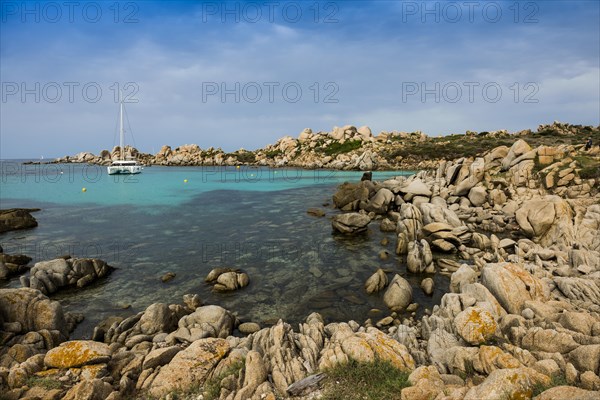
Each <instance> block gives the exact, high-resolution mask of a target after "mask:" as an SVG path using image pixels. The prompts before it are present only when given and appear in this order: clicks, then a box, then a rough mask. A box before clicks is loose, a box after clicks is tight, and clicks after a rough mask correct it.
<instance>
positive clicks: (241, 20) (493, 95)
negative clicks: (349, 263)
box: [0, 0, 600, 159]
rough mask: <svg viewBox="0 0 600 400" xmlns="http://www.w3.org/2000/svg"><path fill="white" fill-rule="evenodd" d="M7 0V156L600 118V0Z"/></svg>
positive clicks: (0, 141)
mask: <svg viewBox="0 0 600 400" xmlns="http://www.w3.org/2000/svg"><path fill="white" fill-rule="evenodd" d="M0 4H1V32H0V60H1V61H0V62H1V65H0V75H1V76H0V78H1V82H2V98H1V103H0V106H1V111H0V158H3V159H6V158H39V157H41V156H44V157H46V158H49V157H57V156H62V155H66V154H74V153H76V152H79V151H92V152H94V153H97V152H99V151H100V150H101V149H106V148H108V149H110V148H112V146H114V145H115V144H117V142H118V141H117V138H116V123H117V117H118V109H119V106H118V97H117V95H116V93H118V91H119V90H118V89H119V88H120V89H122V90H123V93H124V101H125V106H126V110H127V115H128V119H129V122H130V125H131V131H132V132H133V137H131V136H130V135H128V137H127V142H128V143H134V144H135V145H136V147H138V148H139V149H140V150H142V151H144V152H156V151H158V150H159V148H160V147H161V145H163V144H169V145H171V146H172V147H176V146H178V145H181V144H186V143H196V144H198V145H200V147H202V148H207V147H210V146H214V147H222V148H223V149H225V150H227V151H231V150H235V149H238V148H240V147H243V148H247V149H255V148H259V147H263V146H264V145H266V144H268V143H274V142H275V141H276V140H277V139H278V138H279V137H281V136H284V135H292V136H297V135H298V133H299V132H301V131H302V129H304V128H308V127H310V128H312V129H313V130H315V131H319V130H322V131H328V130H331V128H332V127H333V126H335V125H338V126H341V125H346V124H352V125H356V126H362V125H368V126H370V127H371V129H372V130H373V132H374V133H375V134H377V133H378V132H380V131H382V130H386V131H390V130H401V131H414V130H422V131H424V132H426V133H428V134H430V135H445V134H450V133H463V132H465V131H466V130H477V131H483V130H497V129H508V130H510V131H516V130H521V129H526V128H532V129H535V128H536V127H537V126H538V125H539V124H542V123H551V122H552V121H554V120H559V121H563V122H571V123H579V124H591V125H598V124H600V65H599V64H600V26H599V21H600V5H599V4H600V3H599V2H597V1H573V0H570V1H564V2H562V1H520V2H515V1H514V0H511V1H507V2H505V1H483V2H478V1H473V2H466V1H464V2H463V1H456V2H448V1H436V2H433V1H432V2H420V1H377V0H375V1H373V0H372V1H368V2H367V1H364V2H363V1H347V0H344V1H324V2H315V1H292V2H286V1H277V2H275V1H266V0H265V1H262V0H261V1H237V2H226V3H223V2H189V1H186V2H165V3H160V2H152V1H129V2H119V3H115V2H113V1H110V2H100V1H98V2H85V1H80V2H74V3H68V2H61V1H59V2H29V3H23V2H21V1H14V2H13V1H4V0H2V2H0ZM115 4H116V5H115Z"/></svg>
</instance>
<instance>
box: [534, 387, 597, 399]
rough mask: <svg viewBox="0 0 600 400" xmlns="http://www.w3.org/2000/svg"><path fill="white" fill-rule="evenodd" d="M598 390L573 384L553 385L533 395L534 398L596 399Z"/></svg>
mask: <svg viewBox="0 0 600 400" xmlns="http://www.w3.org/2000/svg"><path fill="white" fill-rule="evenodd" d="M599 398H600V391H591V390H585V389H580V388H578V387H575V386H555V387H553V388H550V389H548V390H545V391H543V392H542V393H540V395H539V396H536V397H534V399H535V400H565V399H569V400H598V399H599Z"/></svg>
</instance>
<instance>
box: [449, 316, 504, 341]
mask: <svg viewBox="0 0 600 400" xmlns="http://www.w3.org/2000/svg"><path fill="white" fill-rule="evenodd" d="M454 327H455V328H456V332H457V333H458V334H459V335H460V337H461V338H463V340H464V341H465V342H467V343H469V344H474V345H479V344H482V343H485V342H487V341H488V340H489V339H491V338H492V337H493V336H494V333H496V329H497V328H498V325H497V324H496V321H495V320H494V317H493V316H492V314H491V313H490V312H489V311H486V310H484V309H482V308H479V307H469V308H467V309H465V310H464V311H461V312H460V313H459V314H458V315H457V316H456V317H455V318H454Z"/></svg>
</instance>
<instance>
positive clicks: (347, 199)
mask: <svg viewBox="0 0 600 400" xmlns="http://www.w3.org/2000/svg"><path fill="white" fill-rule="evenodd" d="M372 189H373V183H372V182H371V181H361V182H360V183H344V184H343V185H340V187H338V190H337V192H336V193H335V194H334V195H333V203H334V204H335V206H336V207H337V208H340V209H341V208H344V207H346V206H348V205H351V204H352V203H355V204H358V203H359V202H361V201H368V200H369V194H370V191H371V190H372Z"/></svg>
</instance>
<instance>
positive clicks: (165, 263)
mask: <svg viewBox="0 0 600 400" xmlns="http://www.w3.org/2000/svg"><path fill="white" fill-rule="evenodd" d="M334 187H335V185H325V186H308V187H303V188H297V189H288V190H281V191H271V192H250V191H223V190H219V191H216V192H206V193H198V194H196V195H195V196H190V197H189V199H188V200H187V201H185V202H183V203H177V204H178V205H176V206H172V207H157V206H151V207H150V206H140V207H131V206H129V205H110V204H109V205H79V206H77V205H68V206H65V205H57V204H50V203H47V204H45V205H44V210H43V212H40V213H38V214H37V215H36V218H37V219H38V222H39V226H38V228H36V229H33V230H31V231H24V232H10V233H7V234H5V235H3V236H2V237H0V242H1V244H2V246H3V247H5V249H7V248H8V247H9V246H8V245H10V246H13V248H16V247H15V246H21V248H22V249H24V250H25V251H22V252H23V253H25V254H29V255H30V256H33V257H34V261H39V260H42V259H48V258H52V257H56V256H59V255H63V254H72V255H74V256H85V255H88V256H98V257H100V258H103V259H105V260H106V261H107V262H109V264H111V265H114V266H116V267H118V269H117V270H115V271H114V272H113V274H112V275H111V276H110V277H108V278H106V279H104V280H102V281H100V282H98V283H96V284H94V285H92V286H90V287H88V288H86V289H85V290H82V291H67V292H64V293H61V294H58V295H57V296H55V298H56V299H59V300H61V301H62V302H63V304H64V305H65V308H66V309H67V310H68V311H75V312H81V313H84V315H85V316H86V320H85V321H84V322H83V323H82V324H81V325H80V326H79V327H78V328H77V330H76V332H75V334H74V337H78V338H80V337H89V336H90V335H91V332H92V329H93V327H94V326H95V325H96V324H97V323H98V322H99V321H101V320H102V319H104V318H106V317H107V316H110V315H121V316H126V315H131V314H134V313H136V312H139V311H141V310H143V309H144V308H145V307H147V306H148V305H150V304H151V303H154V302H163V303H180V302H181V297H182V295H183V294H185V293H198V294H199V295H200V297H201V298H202V299H203V301H204V302H205V303H210V304H219V305H222V306H223V307H226V308H228V309H230V310H232V311H234V312H235V313H236V314H237V315H238V316H239V317H240V318H241V319H242V320H252V321H257V322H261V323H263V324H266V323H269V322H276V321H277V320H278V319H279V318H283V319H285V320H287V321H289V322H292V323H297V322H300V321H303V320H304V319H305V318H306V316H307V315H308V314H310V313H311V312H313V311H318V312H320V313H321V314H322V315H323V316H324V317H325V319H326V320H327V321H342V320H349V319H354V320H357V321H361V322H362V321H364V320H365V319H366V318H368V317H369V316H370V315H371V314H369V313H370V311H371V310H372V309H381V310H383V312H382V313H381V316H384V315H387V314H389V313H388V311H387V310H386V308H385V306H384V304H383V301H382V295H383V293H380V294H375V295H367V294H366V293H365V292H364V288H363V285H364V282H365V281H366V279H367V278H368V277H369V276H370V275H371V274H372V273H373V272H374V271H375V270H376V269H377V268H379V267H381V268H385V269H388V270H390V271H391V273H390V274H389V277H390V279H391V277H392V274H393V273H399V274H401V275H402V276H404V277H405V278H406V279H407V280H408V281H409V282H410V283H411V285H412V286H413V289H414V297H415V301H417V302H419V303H420V304H421V305H422V307H420V310H419V312H421V311H422V309H423V308H424V307H430V306H431V305H433V304H436V303H438V302H439V300H440V298H441V296H442V295H443V294H444V292H445V291H446V290H447V287H448V278H447V277H442V276H441V275H439V274H438V275H436V277H435V281H436V289H435V292H434V295H433V296H432V297H429V296H425V295H424V294H423V293H422V291H421V289H420V288H419V284H420V282H421V280H422V279H423V278H424V277H425V275H422V276H421V275H418V276H415V275H407V273H406V266H405V264H404V262H402V261H398V260H397V259H396V257H395V256H394V255H393V251H394V246H395V237H394V234H390V233H382V232H380V231H379V229H378V224H377V223H373V224H372V225H373V226H372V227H371V229H370V230H369V232H368V234H367V235H364V236H360V237H353V238H348V237H344V236H339V235H333V234H332V230H331V222H330V220H329V219H328V218H327V217H325V218H315V217H313V216H310V215H308V214H307V213H306V209H308V208H310V207H319V208H323V207H322V204H323V203H324V202H327V201H329V200H330V194H332V193H333V191H334ZM15 205H18V204H15ZM325 211H326V213H327V214H328V215H331V214H334V213H335V212H336V211H335V210H333V209H331V208H325ZM384 237H387V238H388V239H389V244H388V245H387V247H386V246H382V245H381V244H380V242H381V239H382V238H384ZM5 244H7V245H6V246H5ZM35 246H37V247H45V248H46V251H45V252H42V251H39V249H38V250H35ZM31 249H33V250H32V251H28V250H31ZM65 249H70V251H65ZM86 249H87V250H86ZM382 249H387V250H388V251H389V252H390V253H391V255H390V257H389V259H388V260H380V259H379V256H378V253H379V252H380V251H381V250H382ZM92 250H93V251H92ZM86 251H87V252H88V253H89V254H85V252H86ZM92 253H93V254H92ZM220 266H228V267H234V268H240V269H242V270H244V271H246V272H248V273H249V275H250V285H249V286H248V287H246V288H244V289H243V290H240V291H238V292H235V293H224V294H223V293H212V292H211V287H210V286H209V285H207V284H205V283H204V277H205V276H206V275H207V274H208V272H209V271H210V270H211V269H212V268H215V267H220ZM166 272H174V273H175V274H176V276H175V278H174V279H173V280H172V281H170V282H168V283H162V282H161V281H160V277H161V276H162V275H163V274H164V273H166ZM3 285H4V286H7V285H8V286H13V287H14V286H18V280H16V279H13V280H11V281H10V282H8V283H4V284H3ZM128 305H131V307H130V308H128V309H123V307H124V306H128Z"/></svg>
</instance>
